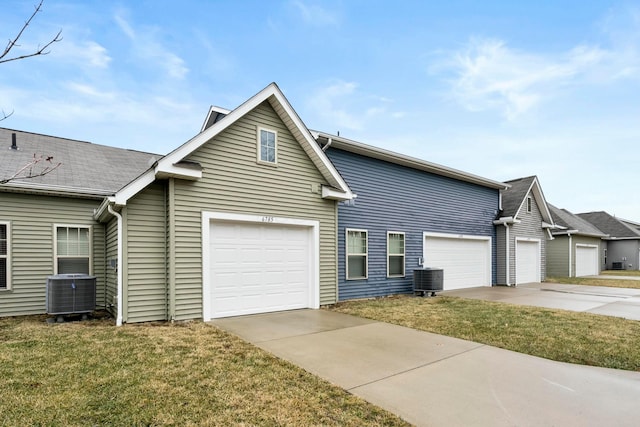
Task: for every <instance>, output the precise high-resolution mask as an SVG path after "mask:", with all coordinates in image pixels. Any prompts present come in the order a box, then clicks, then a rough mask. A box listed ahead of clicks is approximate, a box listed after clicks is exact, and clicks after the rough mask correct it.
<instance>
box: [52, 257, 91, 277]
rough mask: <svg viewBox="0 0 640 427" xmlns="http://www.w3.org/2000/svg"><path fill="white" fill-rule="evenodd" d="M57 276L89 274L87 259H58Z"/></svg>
mask: <svg viewBox="0 0 640 427" xmlns="http://www.w3.org/2000/svg"><path fill="white" fill-rule="evenodd" d="M58 274H89V258H58Z"/></svg>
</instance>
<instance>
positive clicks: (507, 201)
mask: <svg viewBox="0 0 640 427" xmlns="http://www.w3.org/2000/svg"><path fill="white" fill-rule="evenodd" d="M505 182H506V183H507V184H509V185H510V188H507V189H506V190H502V191H501V192H500V194H501V195H502V212H501V213H500V217H501V218H513V219H515V218H516V217H517V216H518V214H519V213H520V210H521V209H522V207H523V206H524V205H525V202H526V199H527V196H528V195H529V194H532V195H533V197H534V199H535V201H536V204H537V205H538V208H539V209H540V214H541V215H542V220H543V221H544V222H546V223H548V224H553V218H552V217H551V212H549V207H548V206H547V201H546V200H545V197H544V193H543V192H542V187H541V186H540V183H539V182H538V177H537V176H535V175H534V176H528V177H525V178H518V179H513V180H510V181H505Z"/></svg>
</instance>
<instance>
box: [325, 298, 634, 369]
mask: <svg viewBox="0 0 640 427" xmlns="http://www.w3.org/2000/svg"><path fill="white" fill-rule="evenodd" d="M332 309H333V310H335V311H339V312H342V313H348V314H354V315H356V316H361V317H366V318H369V319H374V320H379V321H383V322H389V323H395V324H397V325H402V326H407V327H409V328H414V329H419V330H423V331H428V332H434V333H437V334H442V335H448V336H452V337H457V338H462V339H466V340H471V341H476V342H479V343H484V344H488V345H492V346H496V347H501V348H506V349H509V350H513V351H517V352H520V353H525V354H530V355H533V356H539V357H544V358H547V359H551V360H557V361H562V362H570V363H578V364H584V365H592V366H602V367H607V368H617V369H626V370H631V371H640V351H638V349H640V322H637V321H633V320H625V319H621V318H616V317H608V316H600V315H596V314H590V313H576V312H570V311H564V310H553V309H546V308H538V307H529V306H517V305H512V304H504V303H499V302H491V301H481V300H473V299H464V298H455V297H445V296H438V297H436V298H416V297H409V296H403V297H392V298H379V299H373V300H359V301H347V302H342V303H339V304H337V305H336V306H334V307H333V308H332Z"/></svg>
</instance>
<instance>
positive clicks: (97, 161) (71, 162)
mask: <svg viewBox="0 0 640 427" xmlns="http://www.w3.org/2000/svg"><path fill="white" fill-rule="evenodd" d="M13 133H15V134H16V142H17V144H16V145H17V146H18V150H13V149H11V144H12V136H11V134H13ZM34 154H35V155H36V156H38V157H39V156H41V155H44V156H46V157H48V156H51V157H52V158H53V159H52V161H51V163H48V164H49V165H55V164H57V163H59V162H60V163H62V164H61V165H60V166H59V167H58V168H57V169H56V170H54V171H53V172H51V173H49V174H47V175H45V176H41V177H36V178H31V179H19V180H15V181H11V182H10V183H8V184H5V185H6V186H11V185H16V186H17V185H19V186H21V187H22V186H24V187H26V188H38V189H51V190H56V189H57V190H60V191H62V190H64V191H66V192H71V193H79V194H85V195H108V194H114V193H115V192H117V191H118V190H120V189H121V188H122V187H124V186H125V185H126V184H128V183H129V182H131V181H132V180H133V179H134V178H136V177H138V176H139V175H140V174H142V173H143V172H144V171H146V170H147V169H149V167H150V166H151V165H152V164H153V162H154V161H155V160H157V159H159V158H161V157H162V156H160V155H157V154H151V153H143V152H140V151H133V150H126V149H122V148H116V147H108V146H105V145H98V144H92V143H90V142H84V141H76V140H72V139H65V138H58V137H53V136H47V135H40V134H35V133H29V132H22V131H18V130H11V129H5V128H0V179H6V178H9V177H11V176H12V175H13V174H15V173H16V171H18V170H19V169H20V168H22V167H23V166H24V165H26V164H28V163H29V162H30V161H32V160H33V156H34ZM37 167H38V168H41V166H40V165H38V166H37ZM2 186H3V185H1V184H0V189H2Z"/></svg>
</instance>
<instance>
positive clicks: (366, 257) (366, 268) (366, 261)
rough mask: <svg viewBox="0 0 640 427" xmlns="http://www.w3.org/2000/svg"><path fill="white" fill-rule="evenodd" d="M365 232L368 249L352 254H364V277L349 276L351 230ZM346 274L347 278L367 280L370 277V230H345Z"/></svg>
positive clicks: (352, 229)
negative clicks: (361, 252)
mask: <svg viewBox="0 0 640 427" xmlns="http://www.w3.org/2000/svg"><path fill="white" fill-rule="evenodd" d="M351 231H353V232H359V233H365V244H366V245H367V251H366V252H365V253H364V254H352V255H356V256H363V255H364V277H349V232H351ZM344 263H345V271H344V276H345V279H346V280H366V279H368V278H369V230H364V229H359V228H347V229H345V230H344Z"/></svg>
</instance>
